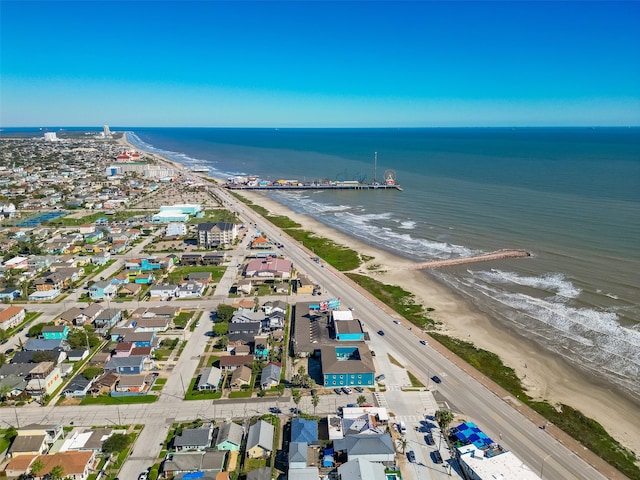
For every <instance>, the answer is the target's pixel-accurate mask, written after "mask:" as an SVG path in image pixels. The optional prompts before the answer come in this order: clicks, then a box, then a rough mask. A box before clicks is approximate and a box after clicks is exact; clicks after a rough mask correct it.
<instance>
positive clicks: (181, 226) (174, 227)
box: [164, 222, 187, 237]
mask: <svg viewBox="0 0 640 480" xmlns="http://www.w3.org/2000/svg"><path fill="white" fill-rule="evenodd" d="M186 234H187V225H186V224H185V223H178V222H173V223H170V224H168V225H167V231H166V232H165V234H164V236H165V237H183V236H185V235H186Z"/></svg>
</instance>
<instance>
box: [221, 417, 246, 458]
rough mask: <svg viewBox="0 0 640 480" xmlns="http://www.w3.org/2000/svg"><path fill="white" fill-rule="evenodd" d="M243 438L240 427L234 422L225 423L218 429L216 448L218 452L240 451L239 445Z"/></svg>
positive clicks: (242, 431) (242, 430)
mask: <svg viewBox="0 0 640 480" xmlns="http://www.w3.org/2000/svg"><path fill="white" fill-rule="evenodd" d="M242 437H244V429H243V428H242V426H240V425H238V424H237V423H234V422H229V423H225V424H224V425H222V426H221V427H220V428H219V429H218V437H217V438H216V448H217V449H218V450H234V451H236V452H237V451H238V450H240V444H241V443H242Z"/></svg>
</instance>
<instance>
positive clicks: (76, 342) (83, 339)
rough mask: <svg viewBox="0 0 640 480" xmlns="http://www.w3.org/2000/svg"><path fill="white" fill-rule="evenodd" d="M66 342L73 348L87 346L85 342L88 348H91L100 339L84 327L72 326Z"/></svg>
mask: <svg viewBox="0 0 640 480" xmlns="http://www.w3.org/2000/svg"><path fill="white" fill-rule="evenodd" d="M67 343H69V346H70V347H71V348H73V349H81V348H87V343H88V344H89V348H93V347H95V346H97V345H98V344H99V343H100V339H99V338H97V337H96V336H95V334H94V333H93V332H90V331H88V330H86V329H84V328H74V329H73V330H71V331H70V332H69V335H68V336H67Z"/></svg>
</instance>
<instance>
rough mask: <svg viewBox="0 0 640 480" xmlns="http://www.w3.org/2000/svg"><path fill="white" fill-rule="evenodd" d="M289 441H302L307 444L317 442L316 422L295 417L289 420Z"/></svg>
mask: <svg viewBox="0 0 640 480" xmlns="http://www.w3.org/2000/svg"><path fill="white" fill-rule="evenodd" d="M291 442H304V443H306V444H307V445H311V444H313V443H317V442H318V422H317V421H316V420H305V419H304V418H300V417H296V418H294V419H293V420H292V421H291Z"/></svg>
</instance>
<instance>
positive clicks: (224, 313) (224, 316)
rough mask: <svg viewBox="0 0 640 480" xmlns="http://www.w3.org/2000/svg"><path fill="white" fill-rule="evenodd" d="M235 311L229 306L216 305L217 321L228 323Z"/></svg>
mask: <svg viewBox="0 0 640 480" xmlns="http://www.w3.org/2000/svg"><path fill="white" fill-rule="evenodd" d="M235 311H236V309H235V308H233V307H232V306H231V305H227V304H225V303H221V304H220V305H218V309H217V314H218V319H220V320H222V321H223V322H228V321H229V320H231V317H233V314H234V312H235Z"/></svg>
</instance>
